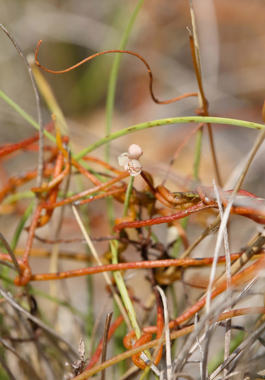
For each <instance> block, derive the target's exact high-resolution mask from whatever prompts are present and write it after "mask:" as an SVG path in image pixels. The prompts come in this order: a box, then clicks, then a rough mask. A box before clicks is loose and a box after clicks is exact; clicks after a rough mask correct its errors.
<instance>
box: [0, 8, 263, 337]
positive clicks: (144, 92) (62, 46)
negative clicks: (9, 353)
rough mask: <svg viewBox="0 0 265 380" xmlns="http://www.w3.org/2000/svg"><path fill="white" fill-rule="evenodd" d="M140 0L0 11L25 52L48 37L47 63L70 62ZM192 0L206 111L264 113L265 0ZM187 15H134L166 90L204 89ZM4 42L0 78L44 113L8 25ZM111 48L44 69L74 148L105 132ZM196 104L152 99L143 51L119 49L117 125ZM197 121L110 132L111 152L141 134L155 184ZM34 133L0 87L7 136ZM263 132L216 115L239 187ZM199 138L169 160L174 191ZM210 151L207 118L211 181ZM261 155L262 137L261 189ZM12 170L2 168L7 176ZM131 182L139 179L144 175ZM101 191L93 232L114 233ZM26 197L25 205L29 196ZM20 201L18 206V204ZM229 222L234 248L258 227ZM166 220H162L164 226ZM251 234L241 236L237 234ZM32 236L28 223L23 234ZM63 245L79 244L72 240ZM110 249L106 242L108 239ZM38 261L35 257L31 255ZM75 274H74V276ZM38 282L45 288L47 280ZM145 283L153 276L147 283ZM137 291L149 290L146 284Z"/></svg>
mask: <svg viewBox="0 0 265 380" xmlns="http://www.w3.org/2000/svg"><path fill="white" fill-rule="evenodd" d="M136 4H137V1H136V0H127V1H123V0H89V1H83V0H48V1H39V0H8V1H5V0H0V9H1V15H0V22H1V23H2V24H3V26H5V27H6V28H7V30H8V31H9V32H10V34H11V35H12V36H13V37H14V38H15V40H16V41H17V42H18V44H19V46H20V47H21V49H22V50H23V52H24V53H25V54H26V55H30V54H34V52H35V49H36V46H37V43H38V41H39V40H40V39H42V40H43V44H42V46H41V48H40V51H39V56H38V59H39V61H40V63H41V64H42V65H43V66H44V67H46V68H49V69H52V70H63V69H66V68H68V67H69V66H71V65H73V64H75V63H77V62H79V61H81V60H83V59H84V58H86V57H88V56H90V55H92V54H95V53H97V52H100V51H103V50H110V49H118V47H119V45H120V42H121V40H122V36H123V33H124V31H125V29H126V27H127V25H128V23H129V21H130V18H131V16H132V14H133V12H134V9H135V7H136ZM193 4H194V10H195V16H196V21H197V29H198V35H199V44H200V50H201V63H202V70H203V84H204V89H205V94H206V98H207V99H208V102H209V113H210V115H212V116H220V117H227V118H234V119H242V120H249V121H253V122H257V123H262V117H261V109H262V105H263V102H264V92H265V75H264V72H265V48H264V47H265V28H264V20H265V4H264V1H263V0H252V1H249V0H234V1H230V0H222V1H217V0H215V1H213V0H194V1H193ZM187 27H189V28H190V29H191V19H190V11H189V2H188V0H164V1H161V0H160V1H159V0H152V1H150V0H145V1H144V2H143V6H142V7H141V9H140V12H139V14H138V16H137V19H136V22H135V24H134V26H133V29H132V32H131V35H130V38H129V41H128V44H127V47H126V49H128V50H132V51H134V52H136V53H138V54H140V55H142V56H143V57H144V58H145V59H146V61H147V62H148V63H149V65H150V66H151V69H152V71H153V75H154V93H155V96H156V97H157V98H158V99H159V100H166V99H170V98H173V97H176V96H179V95H182V94H184V93H187V92H197V91H198V86H197V82H196V77H195V74H194V70H193V63H192V57H191V52H190V44H189V35H188V31H187ZM0 46H1V49H0V89H1V90H2V91H3V92H4V93H6V94H7V95H8V96H9V97H10V98H11V99H12V100H13V101H15V102H16V103H17V104H18V105H19V106H20V107H21V108H22V109H24V110H25V111H27V112H28V113H29V114H30V115H31V116H32V117H33V118H34V119H36V120H37V111H36V101H35V97H34V93H33V89H32V85H31V82H30V79H29V76H28V72H27V70H26V69H25V67H24V64H23V63H22V60H21V58H20V57H19V56H18V54H17V51H16V50H15V48H14V47H13V45H12V44H11V42H10V41H9V39H8V38H7V36H6V35H5V34H4V33H3V32H2V31H1V33H0ZM113 60H114V55H113V54H110V55H104V56H101V57H97V58H95V59H94V60H92V61H90V62H88V63H85V64H84V65H82V66H81V67H79V68H77V69H75V70H74V71H71V72H69V73H66V74H62V75H54V74H49V73H45V72H43V75H44V76H45V78H46V80H47V81H48V82H49V84H50V85H51V87H52V89H53V91H54V94H55V96H56V98H57V101H58V103H59V105H60V107H61V108H62V111H63V113H64V116H65V118H66V120H67V123H68V126H69V135H70V138H71V141H72V142H73V146H74V150H75V152H78V151H80V150H81V149H83V148H85V147H86V146H88V145H90V144H92V143H93V142H95V141H96V140H98V139H99V138H101V137H103V136H104V135H105V128H106V95H107V89H108V82H109V76H110V71H111V67H112V63H113ZM198 106H199V104H198V99H197V98H195V97H193V98H187V99H184V100H182V101H180V102H177V103H173V104H170V105H157V104H155V103H154V102H153V101H152V99H151V97H150V93H149V81H148V74H147V70H146V68H145V66H144V65H143V63H142V62H141V61H140V60H138V59H136V58H135V57H132V56H128V55H123V56H122V60H121V66H120V71H119V75H118V82H117V91H116V97H115V107H114V114H113V118H112V131H113V132H114V131H117V130H120V129H123V128H126V127H130V126H133V125H135V124H139V123H142V122H146V121H151V120H156V119H162V118H166V117H176V116H190V115H195V109H196V108H198ZM43 109H44V117H45V121H46V122H48V121H49V120H50V113H49V111H48V109H47V108H46V105H45V103H44V102H43ZM193 127H194V125H189V124H183V125H180V124H179V125H170V126H163V127H160V128H155V129H152V131H150V130H146V131H141V132H137V133H134V134H133V135H129V136H125V137H122V138H119V139H117V140H115V141H113V142H112V143H111V151H110V154H111V163H112V164H113V165H114V166H116V167H118V162H117V156H118V155H119V154H121V153H122V152H125V151H126V150H127V148H128V146H129V145H130V144H131V143H136V144H140V145H141V147H142V148H143V151H144V155H143V158H142V163H143V165H144V169H145V170H147V171H149V172H150V173H151V174H152V175H153V176H154V178H155V181H156V185H158V184H159V183H161V182H162V180H163V178H164V176H165V173H166V171H167V169H168V165H169V162H170V160H171V158H172V157H173V155H174V153H175V151H176V150H177V148H178V147H179V146H180V144H181V143H182V142H183V140H184V139H185V137H186V136H187V135H188V134H189V132H190V131H191V130H192V128H193ZM34 133H35V131H34V130H33V128H32V127H31V126H30V125H29V124H28V123H27V122H26V121H25V120H24V119H22V118H21V117H20V116H19V115H18V114H17V113H16V112H15V111H14V110H13V109H12V108H11V107H9V106H8V105H7V104H6V103H5V102H4V101H3V100H2V99H0V136H1V144H4V143H8V142H17V141H20V140H22V139H23V138H26V137H29V136H31V135H32V134H34ZM257 134H258V132H257V131H255V130H248V129H246V128H240V127H232V126H224V125H214V126H213V135H214V142H215V146H216V152H217V158H218V162H219V166H220V171H221V177H222V180H223V183H224V184H225V189H231V188H232V187H233V185H234V183H235V182H236V180H237V178H238V175H239V173H240V170H241V169H242V165H243V164H244V162H245V161H244V160H245V157H246V155H247V154H248V152H249V150H250V149H251V147H252V145H253V142H254V140H255V138H256V137H257ZM195 139H196V137H195V136H193V137H192V138H191V139H190V141H189V143H188V144H187V146H185V148H184V149H183V150H182V153H181V155H180V157H179V158H178V159H177V160H176V162H175V163H174V165H173V168H172V171H171V174H170V177H169V180H168V182H167V186H168V187H169V188H170V190H171V191H177V190H179V189H180V184H183V183H184V182H185V181H186V179H187V178H188V179H191V178H192V173H193V164H194V162H193V161H194V147H195ZM93 155H94V156H96V157H98V158H102V157H103V155H104V147H103V148H99V149H97V150H96V151H95V152H93ZM22 157H23V159H22ZM209 157H210V150H209V140H208V135H207V131H206V130H205V133H204V138H203V146H202V157H201V166H200V172H199V177H200V180H201V183H202V184H205V185H211V183H212V180H213V178H214V171H213V166H212V162H211V159H210V158H209ZM263 157H264V144H263V147H261V149H260V150H259V152H258V153H257V155H256V157H255V159H254V161H253V164H252V166H251V168H250V171H249V173H248V175H247V178H246V180H245V182H244V189H245V190H248V191H251V192H253V193H255V194H256V195H258V196H259V197H263V198H264V197H265V186H264V185H265V175H264V174H265V166H264V158H263ZM35 166H36V154H34V153H32V152H23V155H19V156H14V157H13V158H12V160H8V161H6V162H4V164H3V167H4V170H5V171H6V173H8V175H14V174H18V173H19V172H22V171H23V170H25V168H34V167H35ZM137 181H138V182H137ZM4 182H5V181H4V178H3V177H2V185H3V183H4ZM135 183H136V186H138V185H139V179H138V178H137V180H136V182H135ZM139 186H141V185H139ZM29 188H30V187H29ZM102 202H103V201H100V202H98V203H97V204H96V205H91V206H89V207H90V208H89V210H90V211H91V212H90V218H91V221H92V233H93V234H94V235H96V236H101V235H103V234H106V233H107V232H106V231H107V224H104V221H105V219H104V218H105V214H104V213H105V211H104V210H105V208H104V207H105V203H102ZM21 208H22V209H23V210H24V209H25V206H21ZM23 210H22V211H23ZM17 211H18V212H20V213H22V211H21V210H20V209H19V205H18V209H17ZM70 211H71V210H70ZM68 216H69V219H67V217H68ZM239 219H240V218H239ZM13 225H14V215H8V216H5V217H4V218H1V219H0V227H1V229H2V231H4V232H5V234H6V236H7V237H8V236H12V231H13V230H12V228H13ZM73 225H74V229H73ZM233 226H234V231H236V230H237V231H238V230H239V229H241V230H240V234H239V235H237V238H238V239H239V240H236V239H235V240H233V242H232V248H233V244H234V247H235V249H238V247H239V246H240V247H241V246H243V245H244V244H245V243H246V241H247V239H248V238H250V236H251V234H252V233H253V231H254V229H255V226H253V222H250V221H248V220H247V221H246V220H245V219H244V228H243V229H242V226H241V224H240V222H238V219H237V220H236V221H235V224H234V225H233ZM63 228H64V230H63V232H64V233H65V234H69V236H72V235H74V234H75V236H76V235H77V234H79V233H80V232H79V228H78V226H77V225H76V223H74V224H73V221H72V215H71V218H70V214H69V213H68V214H66V219H65V221H64V226H63ZM163 231H164V230H163V228H162V234H163ZM246 231H247V232H246ZM164 232H165V231H164ZM50 234H51V229H50V227H49V228H47V229H44V232H43V235H42V236H46V237H49V236H50ZM243 234H245V236H244V239H243V240H240V238H241V237H242V236H243ZM196 236H197V235H196ZM26 237H27V234H26V233H25V234H24V237H22V240H21V241H20V244H21V243H22V241H23V239H24V240H25V238H26ZM191 240H193V237H192V238H191ZM240 244H241V245H240ZM36 246H38V243H37V244H36ZM63 248H65V249H66V250H67V249H68V250H69V249H70V250H71V248H69V247H68V246H65V247H64V246H63ZM74 248H75V250H84V245H81V244H80V245H77V244H76V245H75V247H74ZM72 249H73V248H72ZM102 252H104V249H102V248H100V253H102ZM210 254H211V252H210V251H209V255H210ZM200 255H201V256H202V254H200ZM131 259H132V258H131ZM32 262H33V264H34V259H33V261H32ZM43 263H44V264H43ZM33 267H34V268H35V269H36V271H40V269H41V271H44V270H49V267H48V264H47V260H46V261H45V260H44V261H43V262H42V261H38V262H37V261H36V263H35V266H34V265H33ZM75 267H80V264H78V263H75V264H72V263H71V266H70V265H69V263H68V264H67V268H71V269H74V268H75ZM143 276H144V275H143ZM95 277H96V282H97V286H98V287H99V288H101V289H102V290H103V289H104V286H105V285H104V284H103V283H102V282H103V281H102V278H101V277H100V278H99V276H95ZM69 281H70V283H73V282H71V281H73V280H69ZM133 281H134V284H136V283H137V281H138V284H137V285H138V286H139V284H140V283H139V277H137V280H135V279H134V280H132V283H133ZM143 281H144V279H143ZM84 283H85V279H79V280H78V282H76V286H74V287H71V289H70V288H69V289H68V290H69V292H70V293H71V294H72V302H73V304H74V305H75V306H76V307H78V308H80V309H82V310H85V309H86V306H85V304H86V301H85V297H86V288H85V286H83V285H84ZM68 284H69V283H68ZM80 284H81V285H80ZM82 284H83V285H82ZM39 286H40V287H43V288H45V286H46V284H41V285H39ZM77 289H78V296H77V295H76V290H77ZM148 293H149V288H148V290H146V294H148ZM138 295H139V294H138ZM141 296H143V297H144V296H145V290H144V288H143V289H142V291H141ZM80 300H81V301H82V302H83V304H82V302H80ZM98 308H99V305H95V311H97V310H98ZM60 318H61V319H60ZM103 319H104V318H103ZM58 320H60V321H61V322H62V321H63V323H62V324H61V327H62V326H63V324H64V326H63V327H62V328H63V330H65V331H64V332H65V334H69V337H70V338H72V336H71V332H69V329H68V326H70V325H71V319H67V318H66V317H65V312H64V314H59V316H58ZM69 321H70V322H69ZM101 331H102V329H101ZM77 335H78V334H77ZM78 337H79V335H78ZM78 340H79V338H78V339H76V342H77V343H78Z"/></svg>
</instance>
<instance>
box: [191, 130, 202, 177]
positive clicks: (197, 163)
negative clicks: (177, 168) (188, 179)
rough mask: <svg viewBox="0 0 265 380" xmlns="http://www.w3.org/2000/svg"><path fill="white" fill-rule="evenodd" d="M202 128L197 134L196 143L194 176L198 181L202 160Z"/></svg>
mask: <svg viewBox="0 0 265 380" xmlns="http://www.w3.org/2000/svg"><path fill="white" fill-rule="evenodd" d="M202 134H203V131H202V128H201V129H199V130H198V132H197V136H196V144H195V155H194V169H193V176H194V179H195V180H196V181H199V167H200V162H201V147H202Z"/></svg>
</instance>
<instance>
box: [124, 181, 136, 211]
mask: <svg viewBox="0 0 265 380" xmlns="http://www.w3.org/2000/svg"><path fill="white" fill-rule="evenodd" d="M133 180H134V177H132V176H131V177H130V181H129V184H128V186H127V190H126V195H125V201H124V208H123V214H122V216H123V217H125V216H126V215H127V211H128V208H129V204H130V197H131V193H132V188H133Z"/></svg>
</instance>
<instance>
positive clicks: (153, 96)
mask: <svg viewBox="0 0 265 380" xmlns="http://www.w3.org/2000/svg"><path fill="white" fill-rule="evenodd" d="M41 44H42V40H39V42H38V45H37V48H36V51H35V61H36V65H38V66H39V67H40V68H41V69H42V70H44V71H47V72H48V73H52V74H63V73H67V72H69V71H71V70H73V69H75V68H77V67H78V66H81V65H82V64H83V63H85V62H88V61H90V60H91V59H93V58H95V57H98V56H100V55H103V54H109V53H120V54H121V53H122V54H131V55H134V56H135V57H137V58H139V59H140V60H141V61H142V62H143V63H144V64H145V66H146V68H147V71H148V74H149V90H150V94H151V97H152V99H153V101H154V102H155V103H157V104H170V103H174V102H177V101H178V100H181V99H184V98H188V97H190V96H198V94H197V93H196V92H191V93H187V94H184V95H180V96H177V97H176V98H173V99H169V100H163V101H161V100H158V99H157V98H156V97H155V95H154V92H153V74H152V71H151V68H150V66H149V64H148V63H147V61H146V60H145V59H144V58H143V57H142V56H141V55H140V54H137V53H134V52H133V51H130V50H106V51H101V52H100V53H96V54H93V55H91V56H90V57H87V58H85V59H83V60H82V61H81V62H79V63H77V64H76V65H74V66H71V67H69V68H68V69H65V70H59V71H54V70H49V69H46V68H45V67H43V66H42V65H41V64H40V63H39V61H38V52H39V48H40V45H41Z"/></svg>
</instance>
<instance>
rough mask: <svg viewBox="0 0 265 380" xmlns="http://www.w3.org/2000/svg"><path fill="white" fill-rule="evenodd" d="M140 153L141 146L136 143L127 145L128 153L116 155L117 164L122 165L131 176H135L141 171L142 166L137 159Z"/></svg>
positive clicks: (141, 152)
mask: <svg viewBox="0 0 265 380" xmlns="http://www.w3.org/2000/svg"><path fill="white" fill-rule="evenodd" d="M142 154H143V151H142V149H141V147H140V146H139V145H137V144H132V145H130V146H129V149H128V153H127V152H125V153H122V154H121V155H120V156H119V157H118V161H119V165H120V166H123V167H124V170H127V171H128V173H129V174H130V175H131V176H133V177H135V176H136V175H138V174H140V173H141V171H142V167H143V166H142V164H141V162H140V161H139V158H140V157H141V155H142Z"/></svg>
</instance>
